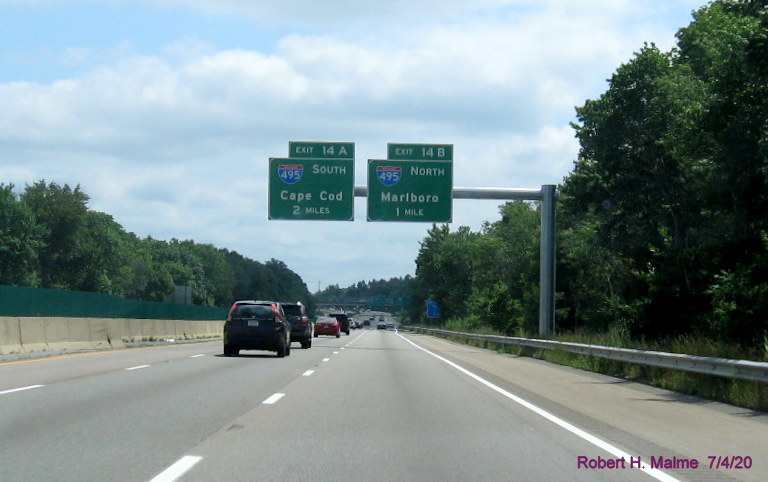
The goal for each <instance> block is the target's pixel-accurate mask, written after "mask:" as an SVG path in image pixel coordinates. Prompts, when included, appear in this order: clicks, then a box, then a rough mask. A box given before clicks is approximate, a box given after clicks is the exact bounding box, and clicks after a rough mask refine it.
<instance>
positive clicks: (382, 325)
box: [376, 321, 387, 330]
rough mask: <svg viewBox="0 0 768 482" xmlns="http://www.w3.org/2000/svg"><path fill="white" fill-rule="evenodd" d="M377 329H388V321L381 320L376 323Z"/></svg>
mask: <svg viewBox="0 0 768 482" xmlns="http://www.w3.org/2000/svg"><path fill="white" fill-rule="evenodd" d="M376 329H377V330H386V329H387V323H386V322H384V321H380V322H378V323H377V324H376Z"/></svg>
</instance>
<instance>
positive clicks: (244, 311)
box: [234, 305, 273, 316]
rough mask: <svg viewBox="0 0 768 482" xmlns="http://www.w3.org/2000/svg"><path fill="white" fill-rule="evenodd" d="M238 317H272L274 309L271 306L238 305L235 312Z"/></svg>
mask: <svg viewBox="0 0 768 482" xmlns="http://www.w3.org/2000/svg"><path fill="white" fill-rule="evenodd" d="M234 314H235V315H237V316H263V315H270V316H271V315H272V314H273V313H272V307H271V306H269V305H238V306H237V309H236V310H235V313H234Z"/></svg>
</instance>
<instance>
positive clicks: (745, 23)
mask: <svg viewBox="0 0 768 482" xmlns="http://www.w3.org/2000/svg"><path fill="white" fill-rule="evenodd" d="M676 38H677V44H676V47H675V48H673V49H671V50H670V51H669V52H663V51H660V50H659V49H658V48H657V47H656V46H655V45H653V44H646V45H645V46H643V47H642V48H641V49H640V51H639V52H636V53H635V54H634V56H633V57H632V58H631V59H630V60H629V61H628V62H627V63H625V64H623V65H621V66H620V67H619V68H618V69H617V70H616V72H615V73H614V74H613V75H612V77H611V78H610V79H609V80H608V88H607V91H606V92H605V93H603V94H602V95H601V96H600V97H599V98H598V99H593V100H587V101H586V103H585V104H584V105H583V106H581V107H577V109H576V114H577V122H576V123H574V124H573V127H574V130H575V134H576V137H577V138H578V140H579V142H580V146H581V147H580V152H579V155H578V159H577V160H576V161H575V164H574V168H573V170H572V172H571V173H570V174H569V175H568V176H567V177H566V178H565V179H564V180H563V182H562V184H561V185H560V186H559V191H560V196H559V200H558V211H557V225H558V240H557V242H558V254H557V256H558V261H557V313H556V326H557V327H558V330H560V331H562V330H576V331H580V330H584V331H587V332H604V331H607V330H611V329H618V330H622V331H623V332H624V333H627V334H628V335H629V336H631V337H634V338H646V339H659V338H664V337H671V336H676V335H681V334H695V335H701V336H705V337H711V338H714V339H718V340H731V341H737V342H740V343H743V344H746V345H750V346H757V345H760V344H762V343H764V340H765V339H766V336H768V335H767V333H768V2H766V1H765V0H761V1H757V0H716V1H713V2H711V3H709V4H708V5H706V6H704V7H702V8H700V9H699V10H697V11H696V12H694V16H693V21H692V22H691V23H690V25H688V26H687V27H684V28H681V29H680V30H679V31H678V33H677V36H676ZM500 211H501V220H500V221H497V222H493V223H486V224H485V225H484V227H483V228H482V230H481V231H480V232H478V233H474V232H471V231H470V230H469V229H468V228H466V227H462V228H459V229H458V230H457V231H455V232H451V231H450V230H449V229H448V227H446V226H433V228H432V229H431V230H430V231H429V233H428V236H427V237H426V238H425V239H424V240H423V242H422V243H421V249H420V251H419V254H418V258H417V261H416V264H417V270H416V278H415V283H414V303H413V311H412V313H411V316H412V317H414V318H416V319H423V318H424V314H423V306H424V301H425V300H426V299H427V298H433V299H436V300H437V301H438V302H439V303H440V305H441V308H442V316H443V320H445V319H447V318H462V319H466V320H468V322H469V323H474V324H476V325H481V324H482V325H485V326H490V327H491V328H494V329H496V330H499V331H502V332H505V333H510V334H512V333H528V334H530V333H535V332H536V328H537V326H538V318H537V312H538V262H539V261H538V256H539V254H538V253H539V251H538V249H539V248H538V239H539V212H538V207H537V206H536V205H535V204H533V203H526V202H512V203H507V204H505V205H504V206H502V207H501V208H500ZM423 321H428V320H423Z"/></svg>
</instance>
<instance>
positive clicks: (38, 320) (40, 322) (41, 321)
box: [0, 317, 224, 354]
mask: <svg viewBox="0 0 768 482" xmlns="http://www.w3.org/2000/svg"><path fill="white" fill-rule="evenodd" d="M223 326H224V321H223V320H221V321H220V320H209V321H189V320H140V319H120V318H47V317H20V318H19V317H0V354H9V353H29V352H37V351H65V350H101V349H109V348H122V347H125V344H126V343H127V342H140V341H164V340H170V339H173V340H194V339H198V338H202V337H219V336H221V334H222V329H223Z"/></svg>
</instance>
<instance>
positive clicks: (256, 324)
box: [224, 300, 291, 357]
mask: <svg viewBox="0 0 768 482" xmlns="http://www.w3.org/2000/svg"><path fill="white" fill-rule="evenodd" d="M240 350H270V351H274V352H277V356H279V357H285V356H288V355H290V354H291V325H290V323H289V322H288V319H287V318H286V316H285V312H284V311H283V307H282V305H281V304H280V303H278V302H276V301H255V300H243V301H235V303H234V304H233V305H232V308H230V310H229V314H228V315H227V320H226V321H225V322H224V355H225V356H236V355H239V354H240Z"/></svg>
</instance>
